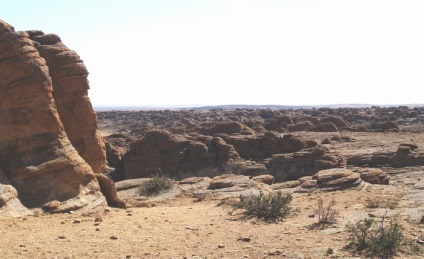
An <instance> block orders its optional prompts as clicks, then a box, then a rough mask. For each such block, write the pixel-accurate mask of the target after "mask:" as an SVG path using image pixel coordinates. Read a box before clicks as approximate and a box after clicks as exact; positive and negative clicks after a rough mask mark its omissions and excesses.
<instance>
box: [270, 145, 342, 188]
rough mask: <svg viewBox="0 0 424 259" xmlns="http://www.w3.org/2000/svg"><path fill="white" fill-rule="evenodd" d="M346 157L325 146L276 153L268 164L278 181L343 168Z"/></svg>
mask: <svg viewBox="0 0 424 259" xmlns="http://www.w3.org/2000/svg"><path fill="white" fill-rule="evenodd" d="M345 165H346V162H345V159H344V157H343V156H342V155H340V154H339V153H336V152H333V151H330V150H329V149H328V148H326V147H324V146H317V147H315V148H307V149H303V150H301V151H299V152H295V153H289V154H275V155H273V156H272V159H271V160H270V161H269V163H268V164H267V167H268V169H269V170H271V172H272V173H273V175H274V177H275V178H276V180H277V181H288V180H297V179H299V178H301V177H303V176H312V175H314V174H315V173H317V172H319V171H321V170H324V169H331V168H342V167H344V166H345Z"/></svg>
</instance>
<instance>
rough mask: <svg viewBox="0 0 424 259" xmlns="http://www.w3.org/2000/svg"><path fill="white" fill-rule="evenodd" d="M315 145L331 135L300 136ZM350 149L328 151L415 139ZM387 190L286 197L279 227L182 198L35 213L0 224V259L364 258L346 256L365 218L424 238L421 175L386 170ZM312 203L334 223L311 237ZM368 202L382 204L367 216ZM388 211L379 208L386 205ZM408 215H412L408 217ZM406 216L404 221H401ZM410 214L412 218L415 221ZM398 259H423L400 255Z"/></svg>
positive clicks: (225, 205) (387, 136) (372, 137)
mask: <svg viewBox="0 0 424 259" xmlns="http://www.w3.org/2000/svg"><path fill="white" fill-rule="evenodd" d="M303 134H305V136H307V135H309V136H307V137H308V138H312V139H313V138H316V139H319V140H322V139H323V138H324V137H326V136H331V135H332V133H303ZM346 135H348V136H349V137H351V138H352V139H355V141H354V142H337V143H334V144H333V145H332V148H334V149H335V150H338V151H339V152H341V153H342V154H344V155H345V156H349V155H353V154H358V153H372V152H374V151H383V150H387V151H395V150H396V147H397V146H398V145H399V144H400V143H410V142H411V140H412V141H414V142H416V144H418V145H419V146H422V145H423V144H424V143H422V142H423V141H424V138H423V135H422V134H413V133H346ZM383 170H386V171H387V172H388V173H389V174H390V175H391V178H392V180H391V184H390V185H389V186H382V185H368V186H366V187H365V188H364V189H362V190H360V191H358V190H344V191H335V192H320V191H317V192H313V193H311V194H306V193H305V194H293V201H292V203H291V207H292V213H291V214H290V215H289V217H288V218H287V219H284V220H283V221H281V222H278V223H266V222H263V221H261V220H257V219H256V218H244V217H243V214H241V213H240V212H237V211H236V212H235V213H234V214H233V215H229V212H230V211H231V210H232V207H231V206H230V203H231V199H228V200H222V199H219V198H215V199H213V198H209V199H205V200H202V201H198V200H196V199H194V198H193V197H190V195H184V196H183V197H178V198H175V199H172V200H168V201H166V202H161V203H154V204H153V206H151V207H142V208H128V209H115V208H110V209H108V210H107V211H104V212H103V211H102V212H96V213H93V214H90V215H78V214H51V215H50V214H45V213H41V212H39V213H37V211H35V212H36V213H35V215H32V216H26V217H24V218H18V219H12V218H1V219H0V231H1V233H0V251H1V253H0V257H1V258H366V256H365V255H358V254H354V253H353V252H352V250H349V249H346V245H347V244H348V236H349V235H348V233H347V231H346V228H345V226H346V224H348V223H349V222H357V221H358V220H360V219H363V218H364V217H367V216H372V217H376V218H377V219H378V217H381V216H382V215H383V214H384V213H385V212H386V211H387V212H388V216H389V219H392V220H397V221H398V222H400V223H401V224H402V225H403V226H404V228H405V230H404V234H405V236H407V237H408V238H412V239H416V238H419V237H422V236H423V235H424V224H419V219H420V218H421V215H422V214H421V213H422V212H423V211H422V208H424V201H423V199H422V198H420V197H423V196H424V195H422V193H421V192H418V193H417V192H416V191H415V192H414V191H413V188H412V186H414V185H415V184H417V183H420V182H421V179H423V177H424V168H423V167H411V168H400V169H393V168H386V169H383ZM319 198H322V199H323V200H324V203H325V204H326V203H328V202H329V201H330V200H332V199H334V200H335V201H336V202H337V203H336V209H337V211H338V212H339V216H338V220H337V223H336V224H334V225H333V226H330V227H328V228H325V229H316V228H315V229H313V228H311V226H312V225H313V224H314V223H315V222H317V218H316V217H312V216H311V215H313V214H314V211H315V209H316V208H317V201H318V199H319ZM369 199H377V200H379V201H382V202H381V204H380V205H381V207H380V208H368V207H367V204H368V201H367V200H369ZM384 201H390V202H391V203H393V204H395V206H394V208H392V209H388V208H385V205H384V204H385V202H384ZM414 210H415V212H414ZM406 212H407V213H406ZM414 213H415V214H414ZM397 257H398V258H423V257H421V256H413V255H410V254H408V253H400V254H398V256H397Z"/></svg>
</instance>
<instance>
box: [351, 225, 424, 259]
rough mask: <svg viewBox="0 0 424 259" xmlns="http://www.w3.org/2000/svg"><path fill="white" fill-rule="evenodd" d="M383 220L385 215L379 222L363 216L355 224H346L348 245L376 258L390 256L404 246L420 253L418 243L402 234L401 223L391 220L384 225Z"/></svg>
mask: <svg viewBox="0 0 424 259" xmlns="http://www.w3.org/2000/svg"><path fill="white" fill-rule="evenodd" d="M384 221H385V217H383V218H382V220H381V221H380V222H377V221H375V220H374V219H371V218H365V219H363V220H361V221H359V222H358V223H356V224H355V225H353V224H349V225H348V226H347V230H348V232H349V234H350V237H349V241H350V244H349V246H351V247H354V248H355V249H356V250H357V251H365V252H366V253H367V254H368V255H369V256H371V257H378V258H391V257H393V256H394V255H395V254H396V253H397V252H398V251H399V250H400V249H401V248H406V249H408V250H409V251H410V252H413V253H421V250H420V248H419V247H418V245H417V244H416V243H415V242H414V241H413V240H410V239H408V238H406V237H405V236H404V235H403V233H402V232H403V227H402V225H400V224H399V223H396V222H393V221H391V222H390V223H389V225H388V226H385V225H384Z"/></svg>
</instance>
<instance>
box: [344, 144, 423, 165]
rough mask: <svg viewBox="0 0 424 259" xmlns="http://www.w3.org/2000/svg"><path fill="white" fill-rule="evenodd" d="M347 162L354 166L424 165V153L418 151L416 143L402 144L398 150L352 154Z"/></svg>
mask: <svg viewBox="0 0 424 259" xmlns="http://www.w3.org/2000/svg"><path fill="white" fill-rule="evenodd" d="M347 164H349V165H353V166H369V167H378V166H392V167H405V166H417V165H424V153H422V152H419V151H418V146H416V145H414V144H401V145H399V147H398V150H397V151H396V152H378V153H374V154H365V155H357V156H352V157H350V158H349V159H348V160H347Z"/></svg>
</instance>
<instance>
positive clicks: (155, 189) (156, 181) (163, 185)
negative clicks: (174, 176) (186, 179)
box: [138, 177, 173, 196]
mask: <svg viewBox="0 0 424 259" xmlns="http://www.w3.org/2000/svg"><path fill="white" fill-rule="evenodd" d="M172 185H173V183H172V181H171V180H170V179H168V178H163V177H155V178H152V179H150V180H148V181H146V182H144V183H142V184H141V185H140V187H139V189H138V190H139V194H140V195H144V196H152V195H157V194H159V193H160V192H162V191H165V190H169V189H171V188H172Z"/></svg>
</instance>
